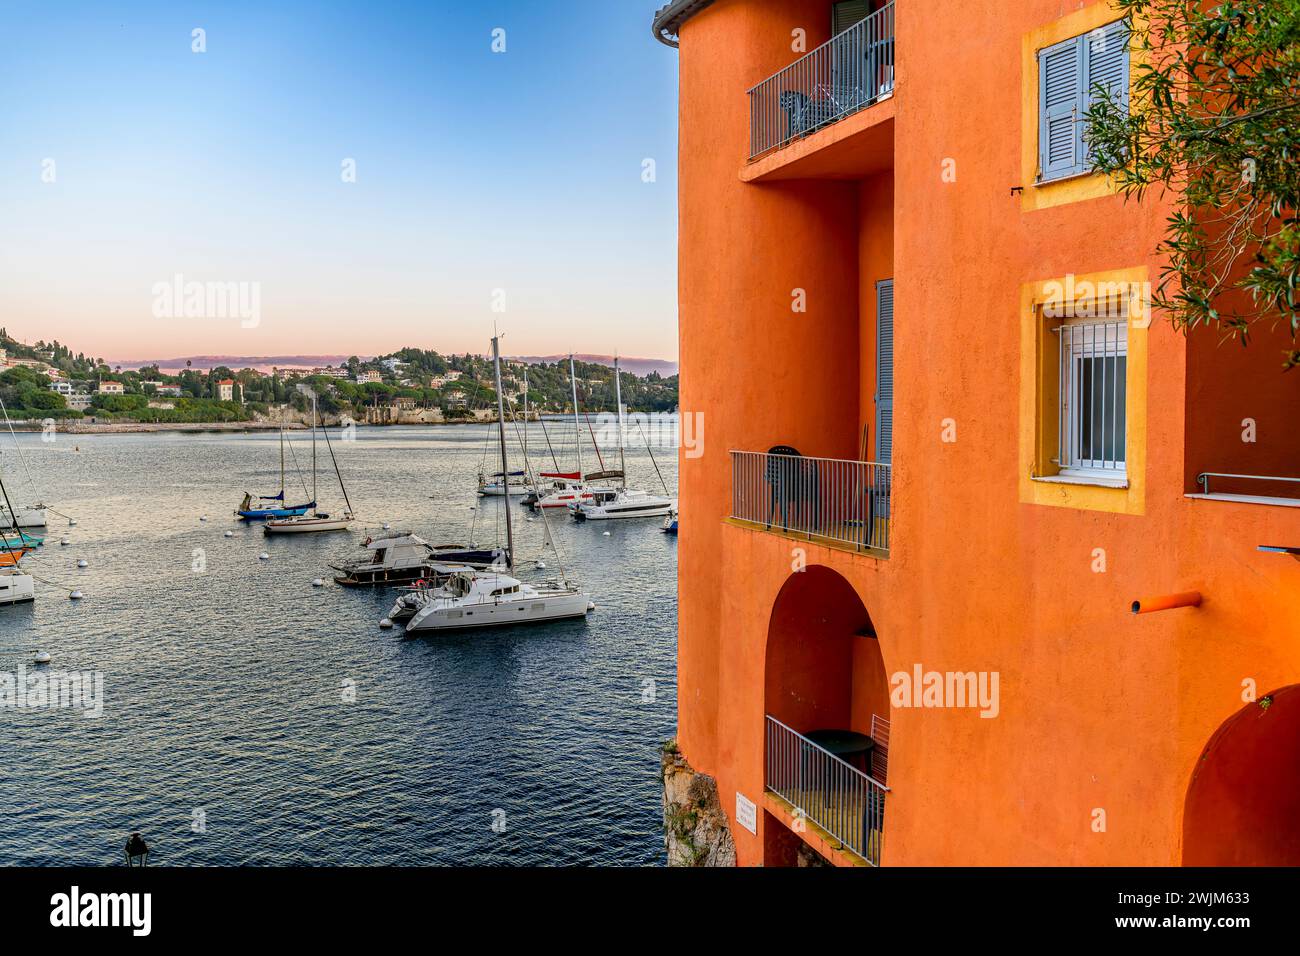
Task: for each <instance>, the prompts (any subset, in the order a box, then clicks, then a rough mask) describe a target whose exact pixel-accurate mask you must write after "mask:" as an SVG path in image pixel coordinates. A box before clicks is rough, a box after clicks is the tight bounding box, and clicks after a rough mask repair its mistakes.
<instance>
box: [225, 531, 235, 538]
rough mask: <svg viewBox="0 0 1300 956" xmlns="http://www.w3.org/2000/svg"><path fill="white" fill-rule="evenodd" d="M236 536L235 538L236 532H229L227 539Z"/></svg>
mask: <svg viewBox="0 0 1300 956" xmlns="http://www.w3.org/2000/svg"><path fill="white" fill-rule="evenodd" d="M234 536H235V532H233V531H227V532H226V537H227V538H233V537H234Z"/></svg>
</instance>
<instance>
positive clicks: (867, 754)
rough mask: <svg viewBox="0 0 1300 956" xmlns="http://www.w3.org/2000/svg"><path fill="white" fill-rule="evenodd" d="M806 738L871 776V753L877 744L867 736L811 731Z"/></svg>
mask: <svg viewBox="0 0 1300 956" xmlns="http://www.w3.org/2000/svg"><path fill="white" fill-rule="evenodd" d="M804 736H805V737H807V738H808V739H809V740H811V741H812V742H813V743H815V744H816V745H817V746H818V747H821V748H822V749H823V750H825V751H826V752H827V753H830V754H834V755H835V756H836V757H839V758H840V759H841V760H843V761H844V762H845V763H847V764H848V765H849V766H851V767H855V768H856V769H858V770H861V771H862V772H863V773H865V774H866V775H867V776H871V752H872V751H873V750H875V749H876V742H875V741H874V740H872V739H871V738H870V737H868V736H867V735H866V734H860V733H858V732H857V731H854V730H810V731H809V732H808V733H806V734H804Z"/></svg>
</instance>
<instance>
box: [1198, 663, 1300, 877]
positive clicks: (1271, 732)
mask: <svg viewBox="0 0 1300 956" xmlns="http://www.w3.org/2000/svg"><path fill="white" fill-rule="evenodd" d="M1183 865H1184V866H1300V684H1292V685H1290V686H1288V687H1284V688H1282V689H1281V690H1278V691H1274V692H1273V693H1272V694H1269V695H1267V696H1266V697H1261V698H1260V699H1259V700H1257V701H1255V702H1254V703H1251V704H1247V705H1246V706H1245V707H1243V708H1242V709H1241V710H1239V711H1238V712H1237V713H1235V714H1233V715H1232V716H1231V717H1229V718H1228V719H1227V720H1226V721H1224V722H1223V724H1222V726H1220V727H1219V729H1218V730H1217V731H1215V733H1214V736H1213V737H1211V738H1210V742H1209V743H1208V744H1206V746H1205V750H1204V751H1202V752H1201V757H1200V759H1199V760H1198V761H1197V763H1196V769H1195V771H1194V772H1193V773H1192V782H1191V784H1190V785H1189V786H1188V789H1187V802H1186V804H1185V805H1184V807H1183Z"/></svg>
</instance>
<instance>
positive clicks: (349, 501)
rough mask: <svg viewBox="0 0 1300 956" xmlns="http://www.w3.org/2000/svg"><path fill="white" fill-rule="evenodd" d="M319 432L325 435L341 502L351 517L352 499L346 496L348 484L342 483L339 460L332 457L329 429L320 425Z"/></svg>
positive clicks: (332, 450)
mask: <svg viewBox="0 0 1300 956" xmlns="http://www.w3.org/2000/svg"><path fill="white" fill-rule="evenodd" d="M320 433H321V434H322V435H324V436H325V449H326V450H327V451H328V452H329V453H330V461H331V462H333V463H334V475H335V477H337V478H338V480H339V490H340V491H342V492H343V502H344V504H346V505H347V506H348V516H349V517H351V515H352V499H351V498H349V497H348V486H347V485H345V484H344V483H343V472H341V471H339V460H338V459H337V458H335V457H334V446H333V445H331V444H330V432H329V429H328V428H326V427H325V426H324V425H322V426H321V429H320Z"/></svg>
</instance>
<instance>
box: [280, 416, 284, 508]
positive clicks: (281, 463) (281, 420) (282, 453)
mask: <svg viewBox="0 0 1300 956" xmlns="http://www.w3.org/2000/svg"><path fill="white" fill-rule="evenodd" d="M284 501H285V498H284V418H283V417H281V419H280V504H284Z"/></svg>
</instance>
